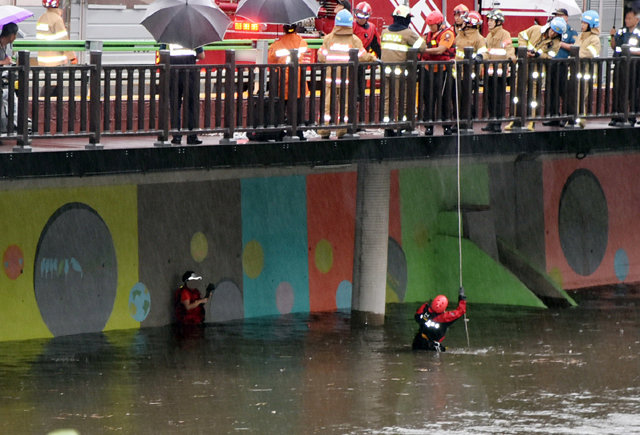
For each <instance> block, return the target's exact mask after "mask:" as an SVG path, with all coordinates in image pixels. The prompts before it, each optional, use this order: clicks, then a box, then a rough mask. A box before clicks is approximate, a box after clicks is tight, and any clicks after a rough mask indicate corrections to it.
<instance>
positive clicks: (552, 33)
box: [505, 17, 567, 130]
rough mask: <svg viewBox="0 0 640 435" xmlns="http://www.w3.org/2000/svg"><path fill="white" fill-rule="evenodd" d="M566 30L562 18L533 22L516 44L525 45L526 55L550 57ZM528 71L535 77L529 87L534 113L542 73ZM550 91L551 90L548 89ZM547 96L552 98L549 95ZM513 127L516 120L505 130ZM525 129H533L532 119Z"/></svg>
mask: <svg viewBox="0 0 640 435" xmlns="http://www.w3.org/2000/svg"><path fill="white" fill-rule="evenodd" d="M566 31H567V23H566V22H565V20H564V19H563V18H560V17H555V18H554V19H552V20H551V21H549V22H548V23H547V24H545V25H544V26H540V25H538V24H535V25H533V26H531V27H529V28H528V29H526V30H523V31H522V32H520V33H519V34H518V46H519V47H527V56H528V57H540V58H542V59H551V58H554V57H555V56H556V54H558V50H559V49H560V42H561V40H562V34H563V33H564V32H566ZM530 73H531V74H532V76H534V77H535V79H534V83H533V89H531V92H530V96H531V100H530V102H529V105H530V106H531V113H532V114H534V115H535V111H536V107H537V106H538V101H537V99H538V97H539V94H540V93H541V91H542V82H541V80H542V74H540V71H538V70H535V69H533V70H531V71H530ZM548 91H549V92H551V90H548ZM549 98H553V96H552V95H549ZM515 127H518V128H519V127H521V125H520V124H519V122H518V121H513V122H510V123H509V125H508V126H506V127H505V130H511V129H513V128H515ZM526 128H527V130H533V129H534V123H533V121H529V122H528V123H527V126H526Z"/></svg>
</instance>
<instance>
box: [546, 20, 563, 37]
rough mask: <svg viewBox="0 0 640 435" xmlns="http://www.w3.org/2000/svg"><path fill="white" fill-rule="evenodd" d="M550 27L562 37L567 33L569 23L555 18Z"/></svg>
mask: <svg viewBox="0 0 640 435" xmlns="http://www.w3.org/2000/svg"><path fill="white" fill-rule="evenodd" d="M549 27H550V28H551V30H553V31H554V32H556V33H557V34H559V35H562V34H563V33H564V32H566V31H567V23H566V22H565V21H564V18H560V17H555V18H554V19H553V20H551V21H550V22H549Z"/></svg>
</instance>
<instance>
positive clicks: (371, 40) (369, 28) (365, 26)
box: [353, 2, 382, 59]
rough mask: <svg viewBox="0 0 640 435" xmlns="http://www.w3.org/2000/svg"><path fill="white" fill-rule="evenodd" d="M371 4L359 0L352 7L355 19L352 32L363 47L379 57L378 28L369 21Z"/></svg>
mask: <svg viewBox="0 0 640 435" xmlns="http://www.w3.org/2000/svg"><path fill="white" fill-rule="evenodd" d="M371 11H372V8H371V5H370V4H369V3H367V2H360V3H358V4H357V5H356V8H355V9H354V11H353V12H354V15H355V18H356V19H355V20H354V23H353V34H354V35H356V36H357V37H358V38H360V40H361V41H362V45H363V46H364V49H365V50H367V51H368V52H369V53H373V54H375V55H376V57H377V58H378V59H380V54H381V51H382V49H381V48H380V37H379V36H378V28H377V27H376V25H375V24H373V23H370V22H369V17H371Z"/></svg>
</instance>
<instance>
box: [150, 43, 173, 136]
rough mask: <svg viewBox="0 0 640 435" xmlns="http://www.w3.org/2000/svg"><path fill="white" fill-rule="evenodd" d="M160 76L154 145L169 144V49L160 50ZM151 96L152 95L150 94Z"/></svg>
mask: <svg viewBox="0 0 640 435" xmlns="http://www.w3.org/2000/svg"><path fill="white" fill-rule="evenodd" d="M158 66H161V67H162V68H160V77H159V85H158V129H159V130H161V132H160V133H159V134H158V138H157V140H156V141H155V142H154V143H153V146H156V147H168V146H171V143H170V142H169V114H170V112H169V101H170V99H171V55H170V52H169V50H160V62H159V63H158ZM152 98H153V96H152Z"/></svg>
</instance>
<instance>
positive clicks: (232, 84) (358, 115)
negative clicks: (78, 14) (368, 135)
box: [3, 46, 640, 151]
mask: <svg viewBox="0 0 640 435" xmlns="http://www.w3.org/2000/svg"><path fill="white" fill-rule="evenodd" d="M572 54H573V56H572V57H570V58H569V59H539V58H530V57H527V55H526V51H525V50H524V49H522V48H520V49H519V50H518V58H517V60H516V62H511V61H509V60H505V61H502V60H501V61H492V60H483V61H476V60H474V59H472V58H471V56H470V55H468V56H467V58H465V59H464V60H463V61H458V62H453V61H446V62H444V61H443V62H424V61H419V60H418V58H417V53H416V52H415V51H414V50H412V51H411V52H410V53H409V56H408V59H409V60H408V61H407V62H402V63H383V62H375V63H362V62H359V61H358V59H357V56H356V55H355V54H354V53H351V55H350V56H351V57H350V61H349V62H348V63H323V64H317V63H315V64H298V63H297V61H296V62H293V63H292V64H287V65H268V64H260V65H243V64H237V63H236V62H235V56H234V52H233V51H232V50H229V51H227V56H226V62H225V64H221V65H170V64H169V61H168V54H167V53H162V54H161V59H162V60H161V63H160V64H158V65H102V63H101V53H100V52H99V51H93V52H92V53H91V57H90V63H89V64H87V65H71V66H64V67H42V66H31V65H29V62H28V59H29V53H28V52H26V51H23V52H20V56H19V63H18V65H16V66H11V67H5V68H3V70H4V72H5V77H6V83H7V89H13V88H14V87H12V86H9V85H8V84H15V85H16V86H15V89H16V91H15V92H5V100H6V101H5V113H6V116H5V120H4V121H5V122H4V124H6V125H5V131H4V132H3V137H4V138H8V139H15V140H16V141H17V146H16V147H15V148H14V150H15V151H29V150H30V148H29V144H30V141H31V139H32V138H69V137H87V138H88V142H89V143H88V145H87V147H88V148H96V147H99V146H100V138H101V137H103V136H121V135H147V136H156V137H157V141H156V144H157V145H168V143H167V139H168V137H169V135H172V134H180V133H184V132H185V129H187V128H188V127H191V129H190V130H189V132H188V133H192V134H201V133H221V134H223V136H224V141H223V142H226V143H233V137H234V133H238V132H245V133H248V134H249V135H250V136H252V137H254V138H257V139H260V138H266V137H277V138H279V139H284V140H288V141H291V140H297V138H298V137H299V136H301V135H302V133H303V132H304V131H306V130H318V129H322V130H325V131H336V132H337V133H339V136H340V137H342V136H343V134H341V133H343V132H344V131H346V133H347V135H348V136H347V137H356V136H355V135H356V134H357V131H358V130H360V129H367V128H381V129H385V130H386V131H387V132H388V133H389V134H390V135H415V134H416V133H417V132H423V131H425V132H429V131H430V130H432V128H433V126H436V125H442V126H454V125H455V126H460V127H461V131H464V128H465V127H467V128H468V127H469V126H471V125H472V124H473V123H474V122H490V123H493V124H499V123H503V122H513V123H514V126H515V129H518V126H520V127H519V128H520V129H524V128H526V126H527V124H528V123H531V122H535V121H550V120H553V121H557V122H558V123H563V124H565V123H566V125H567V126H569V127H574V126H579V127H580V126H583V125H584V120H585V119H593V118H614V119H621V120H624V121H626V120H630V119H633V118H635V117H636V116H638V115H640V95H639V93H640V87H638V86H637V84H638V83H639V82H640V79H639V74H640V57H638V56H632V55H631V52H630V50H629V47H628V46H625V47H624V48H623V55H622V56H620V57H615V58H596V59H580V58H578V57H577V53H576V52H575V51H574V52H573V53H572ZM188 80H194V85H195V87H194V88H192V89H189V88H188V87H187V89H186V91H185V95H184V99H185V100H188V99H189V98H190V97H192V96H193V95H190V93H191V94H193V93H194V92H196V93H197V97H196V100H197V102H198V104H195V106H194V112H195V113H194V114H193V116H194V119H195V122H194V125H191V126H187V123H186V122H185V119H187V118H188V115H189V114H188V112H187V106H188V105H180V104H178V101H177V100H178V97H176V96H177V95H179V92H178V88H179V87H180V83H181V82H182V83H184V82H185V81H188ZM180 115H181V116H180ZM179 119H182V121H183V122H182V123H180V122H179Z"/></svg>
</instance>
